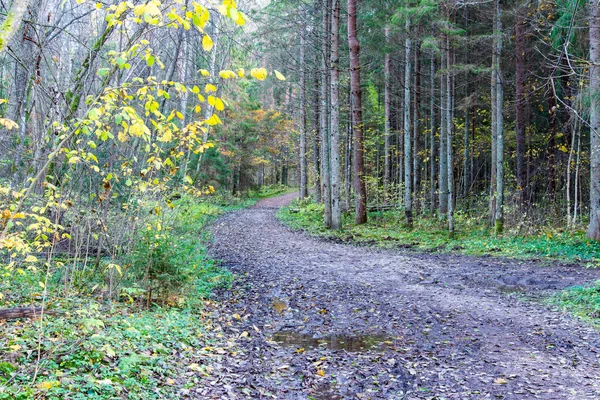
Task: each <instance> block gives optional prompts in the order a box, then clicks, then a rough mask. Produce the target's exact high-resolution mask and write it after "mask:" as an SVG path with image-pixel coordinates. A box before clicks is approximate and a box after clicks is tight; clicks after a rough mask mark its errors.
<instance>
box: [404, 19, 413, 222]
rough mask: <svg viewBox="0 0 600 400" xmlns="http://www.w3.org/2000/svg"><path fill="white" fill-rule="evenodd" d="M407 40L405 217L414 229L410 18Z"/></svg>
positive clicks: (407, 26)
mask: <svg viewBox="0 0 600 400" xmlns="http://www.w3.org/2000/svg"><path fill="white" fill-rule="evenodd" d="M405 27H406V39H405V41H404V48H405V54H406V61H405V63H404V65H405V70H404V215H405V218H406V226H407V227H408V228H412V225H413V216H412V169H413V160H412V153H411V150H412V138H411V136H412V130H411V128H410V122H411V121H410V120H411V115H410V81H411V64H410V56H411V45H412V43H411V40H410V36H409V33H410V18H408V17H407V18H406V26H405Z"/></svg>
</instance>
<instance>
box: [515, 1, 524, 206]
mask: <svg viewBox="0 0 600 400" xmlns="http://www.w3.org/2000/svg"><path fill="white" fill-rule="evenodd" d="M525 40H526V39H525V21H524V18H523V11H522V10H517V21H516V23H515V45H516V49H515V52H516V57H515V59H516V69H515V71H516V76H515V86H516V95H515V97H516V98H515V131H516V136H517V188H518V190H519V192H520V196H519V199H520V203H521V205H524V204H525V202H526V200H527V165H526V164H525V162H526V160H525V153H526V151H527V150H526V136H525V135H526V119H525V103H526V93H525Z"/></svg>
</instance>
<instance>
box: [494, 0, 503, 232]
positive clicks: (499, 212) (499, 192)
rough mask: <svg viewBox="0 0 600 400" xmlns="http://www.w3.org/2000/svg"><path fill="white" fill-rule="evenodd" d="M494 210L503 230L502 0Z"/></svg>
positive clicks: (498, 29) (498, 18)
mask: <svg viewBox="0 0 600 400" xmlns="http://www.w3.org/2000/svg"><path fill="white" fill-rule="evenodd" d="M495 36H496V49H495V53H496V65H495V66H494V69H495V70H496V105H495V109H496V121H495V122H496V211H495V218H494V220H495V230H496V233H497V234H502V232H503V230H504V88H503V82H502V69H501V67H500V60H501V58H502V0H496V34H495Z"/></svg>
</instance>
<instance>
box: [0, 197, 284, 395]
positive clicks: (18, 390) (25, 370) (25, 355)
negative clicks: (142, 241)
mask: <svg viewBox="0 0 600 400" xmlns="http://www.w3.org/2000/svg"><path fill="white" fill-rule="evenodd" d="M286 191H289V188H285V187H272V188H265V189H263V190H260V191H257V192H254V193H250V194H249V195H247V196H245V197H244V198H242V199H239V198H233V197H231V196H229V195H227V194H217V195H215V196H213V197H208V198H206V199H203V200H202V201H198V200H193V199H191V198H188V197H185V196H184V197H183V198H182V199H180V200H177V201H175V202H174V205H175V208H174V210H171V211H166V213H172V215H165V216H164V218H165V219H171V220H172V221H173V223H172V224H171V228H170V230H168V231H167V232H166V233H165V234H166V235H168V244H169V245H171V246H172V247H174V248H175V251H173V252H171V253H170V258H169V263H171V264H176V265H177V266H178V267H179V268H178V269H177V271H178V272H179V273H182V274H185V275H186V276H187V278H186V280H185V282H186V283H185V285H184V286H183V287H182V288H181V289H179V290H177V292H176V296H171V297H169V298H168V299H166V302H161V301H156V302H155V303H154V304H153V306H152V307H151V308H150V309H146V308H145V302H144V296H145V294H144V291H143V290H142V289H141V288H140V287H139V286H136V284H135V283H134V282H133V280H132V282H128V281H127V279H126V278H125V277H126V276H127V270H126V268H127V267H126V266H127V260H122V261H123V263H122V265H123V274H124V278H123V279H124V282H122V284H121V286H120V288H119V295H118V296H117V297H118V299H116V300H115V299H113V300H112V301H111V300H109V299H108V298H107V294H108V293H107V283H106V275H105V274H103V273H99V272H96V275H86V276H85V277H83V278H82V279H81V282H80V283H79V284H77V285H73V287H72V289H71V290H70V291H69V292H68V293H64V292H63V291H62V288H63V282H62V281H61V275H60V272H59V271H57V272H56V273H53V274H51V276H50V279H49V280H48V284H47V286H46V289H47V291H48V294H47V296H46V306H47V307H48V308H50V309H57V310H62V311H64V313H65V314H64V315H59V316H45V317H44V318H43V320H41V321H40V320H21V321H0V399H34V398H47V399H62V398H69V399H116V398H129V399H152V398H157V399H158V398H161V399H162V398H167V399H177V398H179V397H180V395H179V392H178V391H179V390H180V389H182V388H184V389H186V388H194V387H197V385H198V384H199V380H202V379H205V378H204V377H206V379H208V376H209V372H210V363H211V362H212V360H213V359H214V357H215V356H218V355H217V354H215V350H213V349H212V345H214V343H215V342H216V341H219V340H222V339H221V338H220V335H221V332H220V330H219V327H218V326H213V325H212V321H208V318H209V317H208V316H207V314H206V310H205V308H206V307H205V306H206V303H205V302H206V301H209V300H208V299H210V297H211V295H212V293H213V291H214V290H216V289H218V288H227V287H228V286H229V285H230V283H231V282H232V280H233V276H232V274H231V273H230V272H229V271H227V270H225V269H224V268H222V267H221V266H220V264H219V262H218V261H217V260H214V259H212V258H211V257H210V256H209V255H208V254H207V245H208V243H209V241H210V240H211V237H210V233H209V229H207V226H208V225H209V224H210V223H211V222H212V221H214V220H215V219H216V218H218V217H219V216H220V215H222V214H223V213H225V212H227V211H231V210H234V209H239V208H243V207H247V206H250V205H252V204H254V203H255V202H256V201H258V200H259V199H261V198H265V197H270V196H274V195H277V194H280V193H284V192H286ZM135 256H136V253H134V254H131V255H130V257H135ZM130 268H131V267H130ZM40 281H44V274H43V272H41V268H40V272H38V273H37V274H35V273H29V272H28V273H24V274H14V276H12V277H11V278H10V279H9V280H0V293H4V294H5V297H4V298H3V299H2V300H0V308H10V307H18V306H25V305H28V304H37V305H39V303H40V300H41V298H42V288H41V287H40V286H39V284H38V283H39V282H40ZM7 282H10V285H8V283H7ZM221 336H222V335H221ZM38 357H39V358H38ZM190 368H192V369H190ZM36 371H37V372H36ZM190 372H193V373H192V374H190Z"/></svg>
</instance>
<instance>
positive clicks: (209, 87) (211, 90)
mask: <svg viewBox="0 0 600 400" xmlns="http://www.w3.org/2000/svg"><path fill="white" fill-rule="evenodd" d="M204 91H205V92H206V93H215V92H216V91H217V87H216V86H215V85H213V84H210V83H208V84H207V85H206V87H205V88H204Z"/></svg>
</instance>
